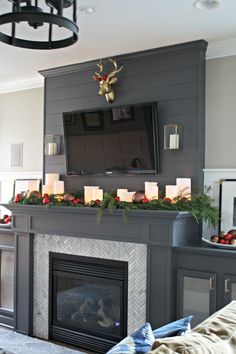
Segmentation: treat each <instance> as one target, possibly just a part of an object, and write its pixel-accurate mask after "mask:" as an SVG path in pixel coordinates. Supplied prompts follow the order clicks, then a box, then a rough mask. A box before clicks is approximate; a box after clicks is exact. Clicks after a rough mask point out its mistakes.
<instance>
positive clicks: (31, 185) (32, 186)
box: [27, 181, 39, 192]
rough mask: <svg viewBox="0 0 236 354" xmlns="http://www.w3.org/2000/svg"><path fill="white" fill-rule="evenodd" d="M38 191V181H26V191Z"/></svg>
mask: <svg viewBox="0 0 236 354" xmlns="http://www.w3.org/2000/svg"><path fill="white" fill-rule="evenodd" d="M37 190H39V182H38V181H28V182H27V191H29V192H33V191H37Z"/></svg>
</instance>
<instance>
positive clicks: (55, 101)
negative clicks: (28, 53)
mask: <svg viewBox="0 0 236 354" xmlns="http://www.w3.org/2000/svg"><path fill="white" fill-rule="evenodd" d="M206 48H207V43H206V42H205V41H195V42H190V43H184V44H179V45H175V46H170V47H164V48H158V49H153V50H148V51H142V52H136V53H131V54H127V55H121V56H118V57H116V58H117V59H118V62H119V64H122V65H123V66H124V69H123V70H122V71H121V72H120V73H119V74H118V82H117V85H116V100H115V102H114V103H113V104H108V103H107V102H106V101H105V99H104V97H101V96H99V95H98V84H97V83H96V82H94V81H93V80H92V76H93V74H94V71H95V70H96V62H97V61H93V62H87V63H81V64H75V65H71V66H66V67H62V68H55V69H50V70H44V71H42V72H41V73H42V75H44V76H45V81H46V85H45V134H53V133H54V134H63V127H62V115H63V112H69V111H74V110H83V109H93V108H103V107H108V106H110V107H112V106H119V105H123V104H133V103H143V102H152V101H157V102H158V106H159V108H158V111H159V124H158V125H159V140H160V173H159V174H158V175H156V176H154V175H152V176H135V177H133V178H132V183H131V177H130V176H119V177H115V176H112V177H111V176H104V177H97V176H77V177H76V176H73V177H72V176H71V177H70V176H67V177H66V176H65V174H66V166H65V156H64V148H62V155H60V156H53V157H46V158H45V161H44V171H45V172H58V173H60V174H62V175H64V176H62V178H63V179H65V181H66V188H67V189H68V190H74V189H80V188H81V187H83V185H85V184H87V185H89V184H93V183H94V181H96V184H100V185H101V186H102V187H103V188H105V189H107V190H109V189H110V188H117V187H122V186H129V185H131V186H132V189H136V190H140V189H141V190H142V189H143V188H144V186H143V182H144V181H145V180H158V181H159V182H160V185H161V187H164V185H165V184H167V183H172V184H175V178H176V177H191V178H192V181H193V190H194V191H195V192H198V191H202V186H203V174H202V169H203V168H204V151H205V147H204V145H205V51H206ZM168 123H176V124H180V125H182V126H183V132H184V134H183V149H182V150H180V151H164V149H163V140H164V139H163V130H164V124H168ZM62 143H63V139H62Z"/></svg>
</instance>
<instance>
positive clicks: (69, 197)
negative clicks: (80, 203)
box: [63, 193, 75, 202]
mask: <svg viewBox="0 0 236 354" xmlns="http://www.w3.org/2000/svg"><path fill="white" fill-rule="evenodd" d="M63 199H64V201H65V202H72V201H73V200H75V197H74V196H73V195H71V194H69V193H66V194H64V197H63Z"/></svg>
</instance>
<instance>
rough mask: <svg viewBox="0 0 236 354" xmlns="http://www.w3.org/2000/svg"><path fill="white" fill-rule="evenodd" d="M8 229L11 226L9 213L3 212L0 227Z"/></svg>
mask: <svg viewBox="0 0 236 354" xmlns="http://www.w3.org/2000/svg"><path fill="white" fill-rule="evenodd" d="M1 228H4V229H10V228H11V215H8V214H5V215H3V217H2V218H0V229H1Z"/></svg>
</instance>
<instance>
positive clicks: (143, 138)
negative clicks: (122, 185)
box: [63, 102, 159, 175]
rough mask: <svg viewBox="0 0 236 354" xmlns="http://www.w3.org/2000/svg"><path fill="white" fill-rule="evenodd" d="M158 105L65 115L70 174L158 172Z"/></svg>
mask: <svg viewBox="0 0 236 354" xmlns="http://www.w3.org/2000/svg"><path fill="white" fill-rule="evenodd" d="M157 117H158V112H157V103H156V102H155V103H143V104H133V105H126V106H120V107H112V108H104V109H94V110H84V111H75V112H67V113H64V114H63V126H64V142H65V156H66V168H67V174H68V175H94V174H97V175H118V174H145V173H146V174H153V173H158V169H159V156H158V155H159V154H158V129H157V123H158V122H157Z"/></svg>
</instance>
